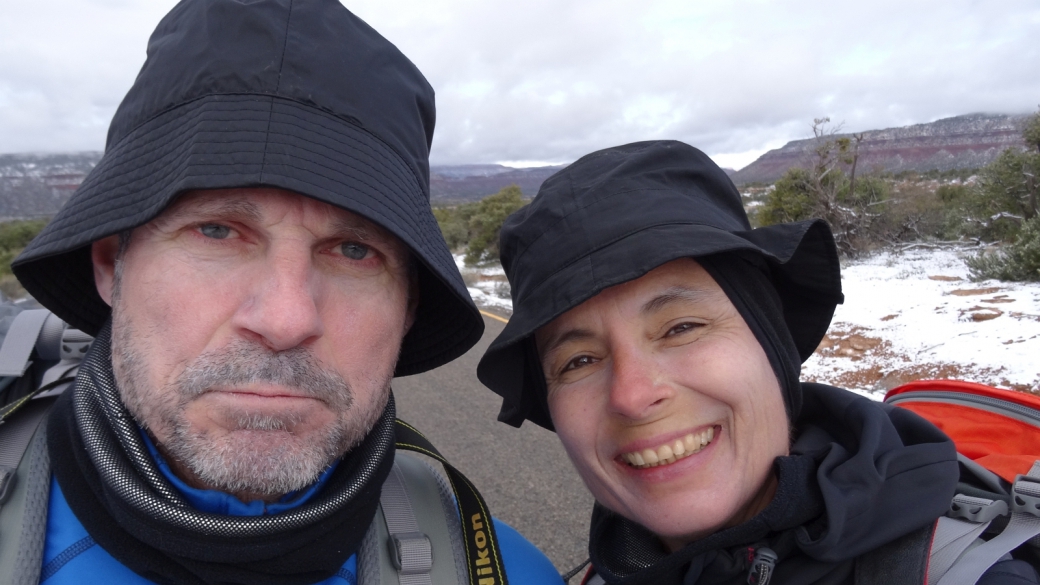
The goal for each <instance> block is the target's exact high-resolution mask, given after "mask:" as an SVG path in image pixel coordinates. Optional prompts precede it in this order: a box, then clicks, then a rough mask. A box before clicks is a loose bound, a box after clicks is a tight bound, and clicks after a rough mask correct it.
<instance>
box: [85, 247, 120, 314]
mask: <svg viewBox="0 0 1040 585" xmlns="http://www.w3.org/2000/svg"><path fill="white" fill-rule="evenodd" d="M118 255H119V236H118V235H114V236H108V237H107V238H103V239H100V240H98V241H96V242H94V243H93V244H92V245H91V246H90V259H91V261H92V262H93V264H94V285H95V286H97V291H98V294H99V295H101V299H102V300H104V301H105V302H106V303H108V306H110V307H111V306H112V291H113V290H114V289H115V281H116V257H117V256H118Z"/></svg>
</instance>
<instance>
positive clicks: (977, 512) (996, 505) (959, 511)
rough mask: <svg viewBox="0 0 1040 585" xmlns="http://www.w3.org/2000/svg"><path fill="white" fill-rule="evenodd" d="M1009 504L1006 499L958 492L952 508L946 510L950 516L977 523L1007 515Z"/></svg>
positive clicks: (951, 503)
mask: <svg viewBox="0 0 1040 585" xmlns="http://www.w3.org/2000/svg"><path fill="white" fill-rule="evenodd" d="M1007 514H1008V505H1007V502H1005V501H1004V500H987V499H986V498H975V497H972V496H966V495H964V494H957V495H956V496H954V497H953V501H951V502H950V509H949V510H948V511H947V512H946V516H947V517H949V518H962V519H964V520H967V521H969V522H975V523H976V524H983V523H986V522H990V521H992V520H993V519H994V518H997V517H998V516H1007Z"/></svg>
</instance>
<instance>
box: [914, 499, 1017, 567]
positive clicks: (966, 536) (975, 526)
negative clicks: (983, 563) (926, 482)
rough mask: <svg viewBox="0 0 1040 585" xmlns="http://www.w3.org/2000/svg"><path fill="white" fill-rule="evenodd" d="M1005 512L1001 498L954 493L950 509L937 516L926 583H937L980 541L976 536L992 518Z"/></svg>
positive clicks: (1005, 508) (987, 525) (980, 534)
mask: <svg viewBox="0 0 1040 585" xmlns="http://www.w3.org/2000/svg"><path fill="white" fill-rule="evenodd" d="M1007 512H1008V508H1007V504H1006V503H1005V502H1004V501H1003V500H988V499H986V498H975V497H971V496H965V495H963V494H958V495H956V496H954V498H953V503H951V504H950V512H949V513H948V515H947V516H943V517H941V518H939V522H938V524H937V525H936V528H935V538H933V539H932V550H931V553H930V555H929V556H930V560H929V563H928V585H936V584H937V583H938V582H939V580H940V579H941V578H942V577H943V575H945V574H946V573H947V571H949V570H950V567H952V566H953V564H954V563H956V562H957V559H959V558H960V557H961V555H963V554H964V551H966V550H968V548H969V547H971V546H972V545H973V544H975V543H976V542H981V541H979V540H978V539H979V537H981V536H982V533H983V532H985V531H986V529H987V528H989V525H990V524H991V523H992V522H993V519H995V518H997V517H1000V516H1005V515H1007ZM951 515H954V516H956V517H951Z"/></svg>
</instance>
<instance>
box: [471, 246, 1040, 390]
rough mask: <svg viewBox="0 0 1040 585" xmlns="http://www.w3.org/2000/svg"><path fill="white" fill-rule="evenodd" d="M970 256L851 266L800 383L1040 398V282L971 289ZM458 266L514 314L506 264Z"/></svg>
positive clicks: (945, 252)
mask: <svg viewBox="0 0 1040 585" xmlns="http://www.w3.org/2000/svg"><path fill="white" fill-rule="evenodd" d="M973 253H974V251H970V250H967V251H966V250H956V249H928V248H923V247H918V248H912V249H909V250H907V251H904V252H899V251H887V252H882V253H879V254H876V255H874V256H871V257H867V258H863V259H859V260H856V261H851V262H847V263H846V265H844V266H843V267H842V288H843V289H844V292H845V304H844V305H839V306H838V309H837V311H836V312H835V314H834V320H833V322H832V324H831V328H830V330H829V331H828V333H827V336H826V338H825V339H824V340H823V343H821V344H820V348H819V349H818V350H817V351H816V353H815V354H814V355H813V356H812V357H810V358H809V360H808V361H807V362H806V363H805V365H804V366H803V368H802V379H803V380H806V381H817V382H826V383H830V384H834V385H837V386H842V387H845V388H849V389H851V390H855V391H857V392H859V393H861V394H864V395H866V396H869V397H871V398H875V399H880V398H881V397H882V396H883V394H884V391H886V390H888V389H891V388H894V387H895V386H898V385H900V384H903V383H906V382H909V381H911V380H918V379H926V378H957V379H962V380H970V381H973V382H980V383H983V384H989V385H993V386H999V387H1003V388H1014V389H1018V390H1032V391H1040V283H1006V282H998V281H985V282H971V281H970V280H968V269H967V267H966V266H965V265H964V257H965V256H967V255H970V254H973ZM455 261H456V263H457V264H458V266H459V269H460V270H462V272H463V277H464V278H465V279H466V283H467V286H468V287H469V292H470V295H472V296H473V299H474V301H476V303H477V304H478V305H480V306H485V307H487V306H491V307H496V308H498V309H500V310H501V311H504V312H505V313H507V314H508V313H509V312H511V311H512V303H511V302H510V300H509V284H508V283H507V282H506V279H505V274H504V272H503V271H502V268H501V266H498V265H494V266H492V267H484V268H468V267H465V266H464V265H463V263H462V257H461V256H458V257H456V259H455Z"/></svg>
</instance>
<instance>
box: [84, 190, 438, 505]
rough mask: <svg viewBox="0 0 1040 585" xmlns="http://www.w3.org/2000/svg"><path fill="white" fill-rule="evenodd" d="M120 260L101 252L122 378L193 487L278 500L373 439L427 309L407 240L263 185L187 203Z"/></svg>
mask: <svg viewBox="0 0 1040 585" xmlns="http://www.w3.org/2000/svg"><path fill="white" fill-rule="evenodd" d="M118 247H119V245H118V243H117V241H116V239H115V238H109V239H106V240H102V241H100V242H97V243H95V245H94V250H93V258H94V266H95V279H96V281H97V283H98V290H99V292H100V293H101V296H102V298H104V299H105V300H106V301H108V302H109V303H110V304H111V305H112V308H113V333H112V354H113V366H114V371H115V376H116V381H117V383H118V385H119V390H120V393H121V396H122V398H123V401H124V402H125V404H126V405H127V408H128V409H129V410H130V412H131V414H133V415H134V417H135V419H136V420H137V421H138V422H139V423H140V424H141V425H142V426H143V427H144V428H145V429H147V430H148V431H149V433H150V434H151V435H152V436H153V437H154V438H155V439H156V441H157V443H158V445H159V448H160V450H161V451H162V452H163V453H164V454H165V455H166V456H167V458H168V459H169V460H170V463H171V466H172V467H173V468H174V471H175V472H176V473H177V474H178V475H179V476H180V477H182V478H183V479H185V480H186V481H188V483H189V484H191V485H194V486H196V487H203V488H213V489H220V490H223V491H228V492H231V493H234V494H236V495H238V496H239V497H241V498H242V499H246V500H252V499H267V500H271V499H276V498H277V497H279V496H281V495H283V494H285V493H287V492H289V491H293V490H296V489H300V488H302V487H304V486H306V485H308V484H309V483H312V482H313V481H314V480H315V479H316V478H317V476H318V475H319V474H320V473H321V472H322V471H323V470H324V469H325V468H326V467H327V466H328V465H329V464H331V463H332V462H333V461H334V460H335V459H336V458H338V457H339V456H340V455H342V454H343V453H345V452H346V451H348V450H349V449H351V448H352V447H353V446H355V445H356V444H357V443H358V442H359V441H360V440H361V439H362V438H363V437H364V436H365V435H366V434H367V433H368V431H369V430H370V429H371V428H372V426H373V424H374V423H375V421H376V420H377V419H378V417H379V415H380V414H381V413H382V410H383V408H384V407H385V405H386V401H387V397H388V393H389V388H390V386H389V383H390V379H391V377H392V376H393V371H394V366H395V364H396V362H397V356H398V352H399V350H400V345H401V340H402V338H403V337H404V335H405V333H406V332H407V330H408V328H409V327H410V326H411V322H412V316H413V314H414V305H415V303H416V301H417V299H416V298H415V296H416V295H415V294H409V293H410V290H409V289H410V282H411V280H412V279H411V278H410V264H409V255H408V251H407V249H406V247H405V246H404V245H403V244H402V243H401V242H400V241H398V240H397V239H396V238H395V237H393V236H392V235H390V234H388V233H387V232H386V231H385V230H383V229H381V228H380V227H378V226H376V225H375V224H373V223H371V222H370V221H368V220H366V219H364V218H362V217H360V216H358V215H355V214H353V213H350V212H347V211H343V210H341V209H338V208H335V207H332V206H330V205H327V204H325V203H321V202H318V201H315V200H313V199H310V198H307V197H304V196H301V195H298V194H295V193H292V192H289V191H283V190H278V189H269V188H251V189H228V190H215V191H195V192H188V193H186V194H184V195H183V196H181V197H180V198H179V199H178V200H177V201H176V202H175V203H174V204H173V205H172V206H171V207H170V208H169V209H167V210H166V211H164V212H163V214H162V215H160V216H159V217H158V218H156V219H155V220H153V221H152V222H150V223H148V224H146V225H144V226H142V227H140V228H137V229H136V230H134V232H133V234H132V237H131V239H130V242H129V244H128V246H126V247H125V250H124V251H123V252H122V253H120V252H119V251H118ZM413 292H414V291H413Z"/></svg>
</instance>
